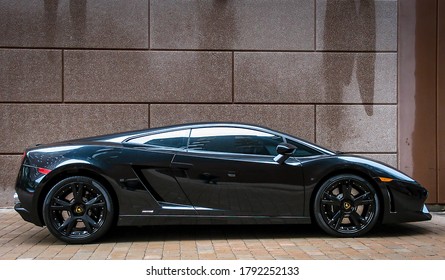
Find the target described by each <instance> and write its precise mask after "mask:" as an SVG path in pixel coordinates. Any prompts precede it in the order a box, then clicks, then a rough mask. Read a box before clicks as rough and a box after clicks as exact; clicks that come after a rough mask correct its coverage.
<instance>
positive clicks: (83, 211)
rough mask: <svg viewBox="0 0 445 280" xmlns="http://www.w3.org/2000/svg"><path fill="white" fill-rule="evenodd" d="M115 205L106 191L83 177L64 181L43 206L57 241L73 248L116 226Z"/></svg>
mask: <svg viewBox="0 0 445 280" xmlns="http://www.w3.org/2000/svg"><path fill="white" fill-rule="evenodd" d="M113 215H114V213H113V203H112V200H111V197H110V195H109V193H108V191H107V190H106V188H105V187H104V186H103V185H102V184H101V183H99V182H98V181H96V180H94V179H92V178H89V177H84V176H75V177H69V178H66V179H63V180H62V181H60V182H59V183H57V184H56V185H55V186H54V187H52V189H51V190H50V191H49V193H48V194H47V195H46V197H45V201H44V202H43V220H44V221H45V224H46V226H47V228H48V230H49V231H50V232H51V234H53V235H54V236H55V237H56V238H58V239H60V240H62V241H64V242H66V243H70V244H79V243H90V242H93V241H95V240H97V239H98V238H100V237H102V236H103V235H104V234H105V233H106V232H107V231H108V230H109V229H110V227H111V225H112V223H113Z"/></svg>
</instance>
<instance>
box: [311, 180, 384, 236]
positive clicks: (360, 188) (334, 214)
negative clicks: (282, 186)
mask: <svg viewBox="0 0 445 280" xmlns="http://www.w3.org/2000/svg"><path fill="white" fill-rule="evenodd" d="M313 210H314V217H315V221H316V223H317V224H318V226H319V227H320V228H321V229H323V230H324V231H325V232H327V233H328V234H330V235H333V236H337V237H358V236H362V235H364V234H366V233H367V232H369V231H370V230H371V229H372V228H373V227H374V226H375V224H376V223H377V220H378V217H379V214H380V203H379V198H378V196H377V193H376V191H375V189H374V188H373V187H372V185H371V184H370V183H369V182H368V181H366V180H365V179H363V178H361V177H359V176H356V175H352V174H343V175H337V176H334V177H332V178H330V179H328V180H327V181H326V182H324V183H323V184H322V185H321V187H320V189H319V190H318V192H317V194H316V196H315V200H314V209H313Z"/></svg>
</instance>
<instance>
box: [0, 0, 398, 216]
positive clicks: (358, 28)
mask: <svg viewBox="0 0 445 280" xmlns="http://www.w3.org/2000/svg"><path fill="white" fill-rule="evenodd" d="M0 118H1V121H0V131H1V132H2V137H1V139H2V140H1V141H2V142H1V143H2V144H1V145H0V166H1V167H2V171H1V172H0V207H11V206H12V194H13V192H14V190H13V186H14V181H15V178H16V174H17V170H18V167H19V164H20V160H21V154H22V153H23V150H24V149H25V148H26V147H28V146H32V145H34V144H36V143H45V142H52V141H57V140H63V139H70V138H76V137H83V136H91V135H96V134H103V133H111V132H118V131H125V130H132V129H142V128H148V127H155V126H161V125H167V124H173V123H186V122H195V121H241V122H248V123H254V124H261V125H265V126H269V127H272V128H276V129H279V130H282V131H285V132H288V133H292V134H294V135H296V136H299V137H301V138H304V139H307V140H310V141H314V142H316V143H318V144H321V145H324V146H326V147H328V148H331V149H334V150H342V151H346V152H354V153H358V154H364V155H366V156H369V157H373V158H376V159H378V160H381V161H384V162H387V163H389V164H391V165H394V166H397V150H398V149H397V1H353V0H351V1H349V0H345V1H343V0H338V1H337V0H316V1H315V0H232V1H230V0H227V1H226V0H214V1H211V0H209V1H194V0H191V1H185V0H159V1H157V0H152V1H148V0H114V1H109V0H94V1H93V0H90V1H86V0H71V1H70V0H59V1H57V0H52V1H51V0H47V1H37V0H34V1H30V0H20V1H8V0H0Z"/></svg>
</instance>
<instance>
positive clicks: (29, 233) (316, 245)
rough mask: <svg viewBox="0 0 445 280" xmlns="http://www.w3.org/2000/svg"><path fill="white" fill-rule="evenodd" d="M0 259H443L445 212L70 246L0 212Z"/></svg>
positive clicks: (157, 233) (189, 230)
mask: <svg viewBox="0 0 445 280" xmlns="http://www.w3.org/2000/svg"><path fill="white" fill-rule="evenodd" d="M0 259H2V260H12V259H44V260H50V259H62V260H67V259H76V260H85V259H93V260H107V259H112V260H124V259H135V260H143V259H145V260H147V259H148V260H160V259H165V260H174V259H186V260H194V259H206V260H207V259H211V260H215V259H224V260H227V259H242V260H249V259H261V260H268V259H271V260H273V259H276V260H286V259H309V260H311V259H346V260H348V259H360V260H368V259H378V260H386V259H395V260H403V259H415V260H421V259H440V260H444V259H445V213H444V212H439V213H433V219H432V220H431V221H428V222H420V223H407V224H398V225H384V226H379V227H378V228H376V229H375V230H374V231H373V232H371V233H370V234H368V235H367V236H366V237H362V238H333V237H329V236H327V235H325V234H324V233H323V232H321V230H319V229H318V228H317V227H315V226H312V225H274V226H267V225H266V226H262V225H261V226H260V225H254V226H246V225H243V226H233V225H230V226H154V227H122V228H115V229H113V230H112V232H111V233H110V234H108V235H107V236H106V237H105V238H103V239H102V240H100V242H98V243H95V244H87V245H67V244H65V243H63V242H60V241H58V240H57V239H55V238H54V237H53V236H52V235H50V234H49V232H48V230H47V229H46V228H40V227H37V226H34V225H32V224H30V223H27V222H25V221H23V220H22V219H21V218H20V216H19V215H18V214H17V213H15V211H14V210H11V209H0Z"/></svg>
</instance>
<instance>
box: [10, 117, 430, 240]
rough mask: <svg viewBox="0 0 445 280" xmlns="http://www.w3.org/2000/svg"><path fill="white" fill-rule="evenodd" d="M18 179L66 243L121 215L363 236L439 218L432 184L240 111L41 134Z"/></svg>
mask: <svg viewBox="0 0 445 280" xmlns="http://www.w3.org/2000/svg"><path fill="white" fill-rule="evenodd" d="M16 191H17V197H16V198H17V202H16V206H15V209H16V210H17V211H18V212H19V213H20V214H21V216H22V217H23V218H24V219H25V220H27V221H29V222H32V223H34V224H36V225H39V226H43V225H46V226H47V227H48V229H49V231H50V232H51V233H52V234H53V235H55V236H56V237H57V238H59V239H61V240H63V241H65V242H68V243H86V242H91V241H93V240H96V239H97V238H99V237H101V236H102V235H104V234H105V233H106V232H107V231H108V230H109V229H110V228H111V226H112V225H113V224H117V225H122V226H124V225H160V224H217V223H221V224H226V223H231V224H234V223H242V224H247V223H254V224H258V223H267V224H278V223H288V224H290V223H295V224H296V223H311V222H315V223H317V224H318V225H319V226H320V227H321V228H322V229H323V230H324V231H326V232H327V233H329V234H332V235H334V236H340V237H354V236H361V235H363V234H365V233H367V232H368V231H369V230H371V229H372V228H373V227H374V225H375V224H377V223H391V222H407V221H421V220H429V219H431V215H430V214H429V213H428V210H427V209H426V207H425V206H424V201H425V199H426V197H427V191H426V190H425V189H424V188H423V187H422V186H420V185H419V184H418V183H417V182H416V181H414V180H413V179H411V178H409V177H408V176H406V175H404V174H403V173H401V172H399V171H397V170H395V169H393V168H391V167H389V166H387V165H385V164H382V163H379V162H376V161H373V160H369V159H366V158H362V157H357V156H352V155H346V154H340V153H334V152H332V151H329V150H327V149H325V148H322V147H320V146H317V145H315V144H311V143H308V142H306V141H303V140H301V139H298V138H296V137H293V136H290V135H287V134H284V133H281V132H277V131H273V130H270V129H267V128H263V127H258V126H252V125H247V124H235V123H201V124H186V125H177V126H170V127H163V128H154V129H149V130H141V131H133V132H126V133H118V134H112V135H105V136H97V137H91V138H84V139H77V140H70V141H65V142H60V143H55V144H49V145H40V146H37V147H34V148H31V149H28V150H27V151H26V152H25V153H24V157H23V163H22V166H21V169H20V173H19V176H18V179H17V185H16Z"/></svg>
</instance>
